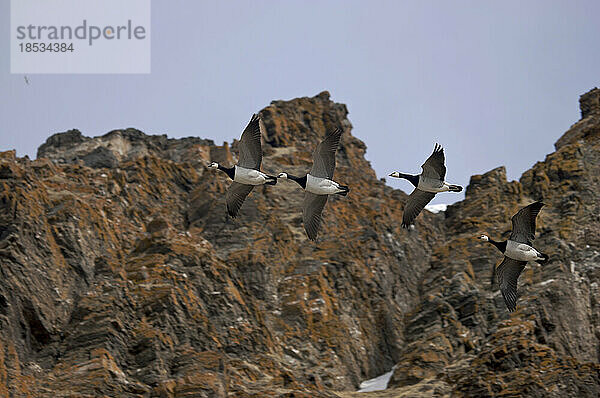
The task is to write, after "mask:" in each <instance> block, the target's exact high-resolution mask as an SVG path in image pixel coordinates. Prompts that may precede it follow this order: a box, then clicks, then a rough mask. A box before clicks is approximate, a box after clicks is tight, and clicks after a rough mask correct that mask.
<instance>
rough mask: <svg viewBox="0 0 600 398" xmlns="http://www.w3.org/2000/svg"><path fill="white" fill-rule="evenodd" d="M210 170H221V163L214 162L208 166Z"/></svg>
mask: <svg viewBox="0 0 600 398" xmlns="http://www.w3.org/2000/svg"><path fill="white" fill-rule="evenodd" d="M208 168H209V169H218V168H219V163H217V162H212V163H211V164H209V165H208Z"/></svg>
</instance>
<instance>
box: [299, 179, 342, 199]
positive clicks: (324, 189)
mask: <svg viewBox="0 0 600 398" xmlns="http://www.w3.org/2000/svg"><path fill="white" fill-rule="evenodd" d="M306 190H307V191H308V192H311V193H314V194H316V195H332V194H334V193H338V192H343V191H344V190H343V189H340V184H338V183H337V182H335V181H332V180H330V179H328V178H320V177H314V176H311V175H310V174H307V175H306Z"/></svg>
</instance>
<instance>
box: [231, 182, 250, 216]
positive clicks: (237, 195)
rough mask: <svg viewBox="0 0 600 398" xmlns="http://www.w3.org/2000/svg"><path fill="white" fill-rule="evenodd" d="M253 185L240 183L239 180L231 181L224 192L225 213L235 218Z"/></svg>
mask: <svg viewBox="0 0 600 398" xmlns="http://www.w3.org/2000/svg"><path fill="white" fill-rule="evenodd" d="M252 188H254V185H246V184H240V183H239V182H235V181H234V182H232V183H231V186H230V187H229V188H228V189H227V193H226V194H225V202H227V213H229V215H230V216H231V217H232V218H236V217H237V215H238V212H239V211H240V207H242V205H243V204H244V200H246V196H248V194H249V193H250V192H251V191H252Z"/></svg>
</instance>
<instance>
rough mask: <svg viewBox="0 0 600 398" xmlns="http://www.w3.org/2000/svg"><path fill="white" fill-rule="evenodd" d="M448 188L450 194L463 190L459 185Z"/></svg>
mask: <svg viewBox="0 0 600 398" xmlns="http://www.w3.org/2000/svg"><path fill="white" fill-rule="evenodd" d="M448 188H449V189H448V190H449V191H450V192H460V191H462V190H463V187H461V186H460V185H450V186H449V187H448Z"/></svg>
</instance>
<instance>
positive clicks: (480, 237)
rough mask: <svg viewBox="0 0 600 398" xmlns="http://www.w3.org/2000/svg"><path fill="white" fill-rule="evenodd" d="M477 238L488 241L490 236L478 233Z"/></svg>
mask: <svg viewBox="0 0 600 398" xmlns="http://www.w3.org/2000/svg"><path fill="white" fill-rule="evenodd" d="M477 239H480V240H482V241H484V242H489V241H490V237H489V236H487V235H483V234H482V235H480V236H479V237H477Z"/></svg>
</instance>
